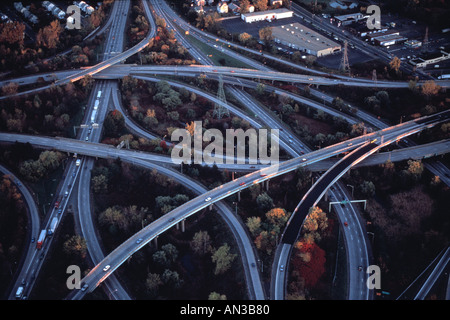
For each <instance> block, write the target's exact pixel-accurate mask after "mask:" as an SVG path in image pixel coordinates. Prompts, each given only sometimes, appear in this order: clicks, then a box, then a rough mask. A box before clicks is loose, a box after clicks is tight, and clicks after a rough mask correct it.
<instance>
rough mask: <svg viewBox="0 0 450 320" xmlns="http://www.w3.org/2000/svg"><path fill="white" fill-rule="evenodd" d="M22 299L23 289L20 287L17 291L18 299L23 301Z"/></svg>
mask: <svg viewBox="0 0 450 320" xmlns="http://www.w3.org/2000/svg"><path fill="white" fill-rule="evenodd" d="M22 297H23V287H22V286H20V287H18V288H17V291H16V299H22Z"/></svg>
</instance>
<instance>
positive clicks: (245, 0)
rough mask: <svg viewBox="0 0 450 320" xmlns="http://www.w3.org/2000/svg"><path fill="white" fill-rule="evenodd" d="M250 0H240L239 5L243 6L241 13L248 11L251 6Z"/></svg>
mask: <svg viewBox="0 0 450 320" xmlns="http://www.w3.org/2000/svg"><path fill="white" fill-rule="evenodd" d="M250 5H251V4H250V0H241V1H239V7H240V8H241V11H240V12H241V13H247V12H248V10H249V8H250Z"/></svg>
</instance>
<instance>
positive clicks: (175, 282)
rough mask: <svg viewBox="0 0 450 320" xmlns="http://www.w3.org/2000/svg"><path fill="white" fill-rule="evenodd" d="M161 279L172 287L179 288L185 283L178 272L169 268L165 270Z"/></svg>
mask: <svg viewBox="0 0 450 320" xmlns="http://www.w3.org/2000/svg"><path fill="white" fill-rule="evenodd" d="M161 279H162V281H163V282H164V284H166V285H167V286H169V287H170V288H171V289H179V288H181V286H182V285H183V280H182V279H180V275H179V274H178V272H176V271H172V270H169V269H166V270H164V272H163V274H162V276H161Z"/></svg>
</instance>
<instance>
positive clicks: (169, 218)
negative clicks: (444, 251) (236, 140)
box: [71, 112, 448, 299]
mask: <svg viewBox="0 0 450 320" xmlns="http://www.w3.org/2000/svg"><path fill="white" fill-rule="evenodd" d="M447 113H448V112H447ZM447 113H444V114H441V115H438V116H433V117H425V118H423V119H419V120H417V121H410V122H405V123H403V124H400V125H397V126H395V127H391V128H388V129H386V130H383V131H380V132H375V133H370V134H367V135H365V136H362V137H358V138H354V139H352V140H353V142H352V144H351V146H348V144H347V142H346V144H347V147H343V146H342V145H341V149H339V148H338V150H336V151H335V152H342V148H344V149H350V150H351V149H354V148H357V147H358V146H361V145H363V144H365V143H366V142H367V141H373V139H375V138H376V139H380V141H381V144H383V140H385V141H395V140H396V139H399V138H404V137H406V136H408V135H411V134H414V133H417V132H420V131H421V130H423V129H425V128H428V127H432V126H434V125H436V124H438V123H440V122H442V121H444V120H446V117H447V116H448V114H447ZM335 148H336V146H330V147H327V148H324V149H321V150H318V151H314V152H311V153H309V154H308V155H305V156H304V158H295V159H292V160H288V161H285V162H282V163H280V164H277V165H275V166H271V167H268V168H265V169H262V170H260V171H257V172H253V173H250V174H248V175H246V176H244V177H241V178H238V179H236V180H233V181H231V182H228V183H226V184H224V185H221V186H219V187H217V188H215V189H213V190H210V191H208V192H206V193H204V194H203V195H202V196H200V197H197V198H194V199H192V200H190V201H188V202H186V203H185V204H183V205H181V206H179V207H177V208H176V209H174V210H172V211H171V212H169V213H167V214H166V215H164V216H163V217H161V218H160V219H158V220H156V221H154V222H153V223H151V224H150V225H148V226H146V227H145V228H143V229H142V230H140V231H139V232H137V233H136V234H135V235H133V236H132V237H130V238H129V239H128V240H126V241H125V242H124V243H122V244H121V245H120V246H119V247H118V248H116V249H115V250H113V251H112V252H111V253H110V254H109V255H108V256H107V257H106V258H105V259H104V260H103V261H102V262H101V263H99V264H98V265H97V266H96V267H95V268H93V269H92V271H91V272H90V273H89V274H88V275H87V276H86V277H85V278H83V280H82V281H83V285H84V286H85V290H84V291H83V290H79V291H78V292H74V293H73V295H71V298H75V299H80V298H82V297H83V296H84V294H85V293H87V292H90V291H92V290H93V289H94V288H95V287H97V286H98V285H100V284H101V283H102V282H103V281H104V280H105V279H107V278H108V276H109V275H110V274H111V273H112V272H113V271H114V270H116V269H117V268H118V267H119V266H120V265H121V264H122V263H123V262H124V261H126V259H128V257H130V256H131V255H132V254H133V253H134V252H136V251H137V250H139V249H140V248H142V247H143V246H145V245H146V244H147V243H148V242H150V241H151V240H152V239H154V238H155V237H156V236H157V235H158V234H160V233H162V232H164V231H165V230H167V229H169V228H171V227H172V226H174V225H175V224H176V223H177V222H179V221H181V220H182V219H186V218H187V217H189V216H191V215H192V214H194V213H196V212H198V211H199V210H202V209H204V208H206V207H208V206H210V205H211V204H213V203H215V202H217V201H220V200H222V199H224V198H226V197H228V196H230V195H232V194H235V193H236V192H238V191H240V190H242V189H245V188H247V187H249V186H251V185H253V184H254V183H260V182H263V181H265V180H268V179H271V178H273V177H276V176H279V175H282V174H285V173H286V172H291V171H292V170H295V169H297V168H298V167H299V166H302V165H304V164H305V163H308V162H315V161H319V160H321V159H323V158H326V157H329V156H330V155H329V152H327V151H330V153H333V152H332V151H331V150H334V149H335ZM325 149H327V150H325ZM324 150H325V151H324ZM139 239H141V240H139ZM138 240H139V241H138ZM107 265H109V266H110V268H109V269H108V270H107V271H104V270H103V269H104V267H106V266H107Z"/></svg>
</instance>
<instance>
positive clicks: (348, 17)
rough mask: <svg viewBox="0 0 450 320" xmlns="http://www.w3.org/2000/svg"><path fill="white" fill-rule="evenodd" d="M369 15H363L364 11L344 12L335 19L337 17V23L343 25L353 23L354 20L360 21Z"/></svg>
mask: <svg viewBox="0 0 450 320" xmlns="http://www.w3.org/2000/svg"><path fill="white" fill-rule="evenodd" d="M366 18H367V16H365V15H363V14H362V13H360V12H358V13H350V14H344V15H341V16H335V17H334V19H336V21H337V23H338V24H339V25H340V24H342V25H343V26H346V25H349V24H352V23H353V22H358V21H360V20H364V19H366Z"/></svg>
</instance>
